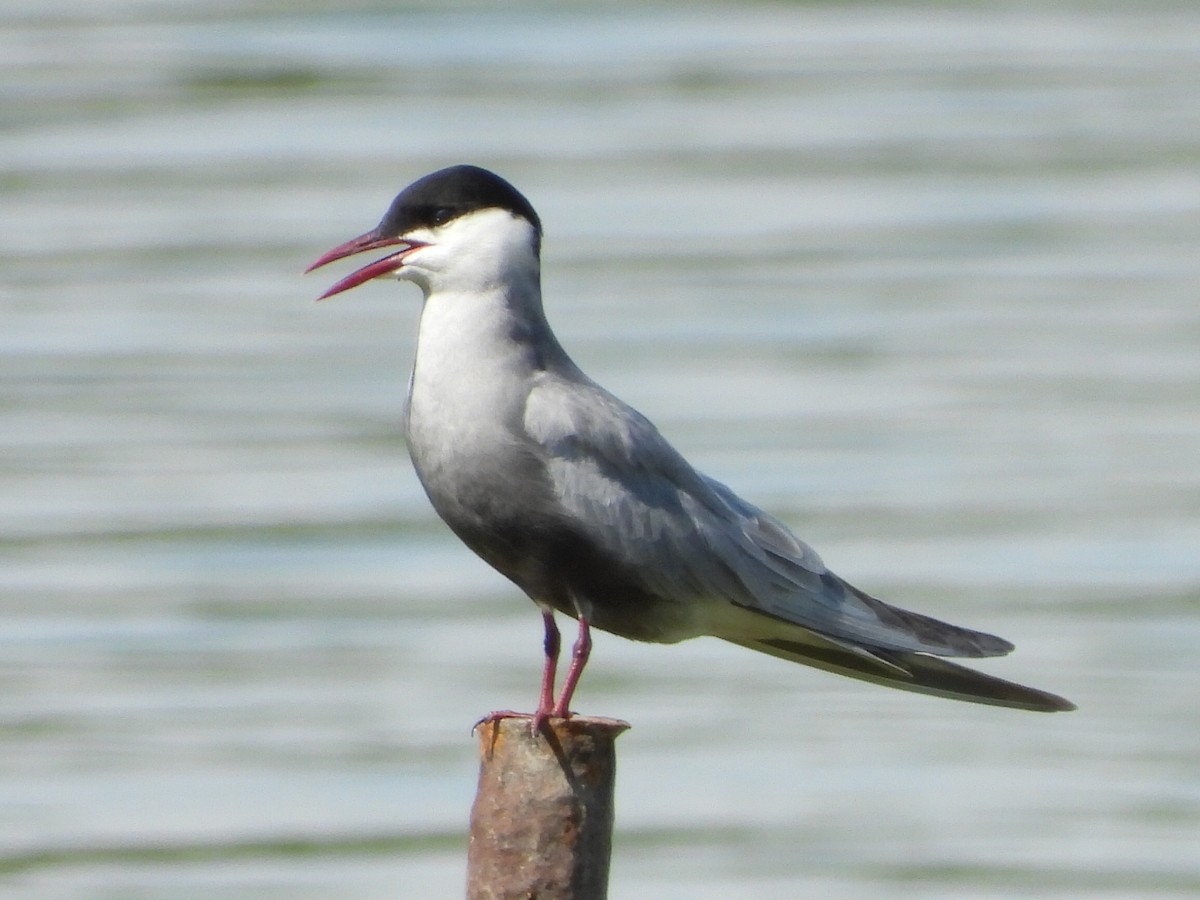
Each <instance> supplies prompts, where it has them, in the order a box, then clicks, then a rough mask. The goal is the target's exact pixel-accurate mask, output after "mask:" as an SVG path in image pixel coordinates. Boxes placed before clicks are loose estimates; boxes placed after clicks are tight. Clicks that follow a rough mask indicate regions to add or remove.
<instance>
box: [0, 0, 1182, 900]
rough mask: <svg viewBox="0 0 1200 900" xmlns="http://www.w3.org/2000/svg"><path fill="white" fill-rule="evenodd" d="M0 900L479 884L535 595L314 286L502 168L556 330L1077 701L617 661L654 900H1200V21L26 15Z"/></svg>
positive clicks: (11, 191) (745, 487)
mask: <svg viewBox="0 0 1200 900" xmlns="http://www.w3.org/2000/svg"><path fill="white" fill-rule="evenodd" d="M0 15H3V17H4V22H5V27H4V28H3V29H2V30H0V72H2V73H3V78H2V79H0V98H2V100H3V102H2V103H0V192H2V202H0V229H2V231H0V233H2V234H3V237H4V240H3V242H2V243H0V309H2V311H3V317H4V318H3V321H4V327H3V329H0V772H2V773H3V777H2V780H0V892H3V893H4V895H5V896H12V897H22V898H37V900H43V898H60V897H61V898H66V897H71V898H76V897H89V898H91V897H96V898H107V897H112V898H122V900H124V898H134V897H136V898H168V897H170V898H176V897H189V898H222V900H226V898H243V897H244V898H250V897H254V898H275V897H278V898H285V897H286V898H318V897H319V898H326V897H332V896H336V897H354V898H375V897H378V898H383V897H420V898H424V897H448V896H458V895H460V894H461V892H462V884H463V866H464V860H465V837H464V833H465V822H466V816H467V810H468V807H469V804H470V800H471V796H472V793H473V789H474V776H475V760H474V745H473V740H472V739H471V738H470V737H469V735H468V729H469V726H470V723H471V722H473V721H474V720H475V718H477V717H478V716H479V715H480V714H481V713H483V712H485V711H486V710H488V709H492V708H497V707H507V706H528V705H530V703H531V702H532V701H533V699H534V693H535V686H536V678H537V668H538V664H539V658H538V654H539V637H540V633H539V623H538V620H537V616H536V614H535V612H534V610H533V608H532V607H531V606H530V605H529V604H528V602H527V601H525V600H523V599H522V598H521V597H519V596H517V595H516V593H515V591H514V590H513V589H512V588H510V587H509V586H508V585H507V583H505V582H504V581H503V580H502V579H500V578H498V577H497V576H495V575H493V574H492V573H491V572H490V571H489V570H487V569H486V567H484V566H483V564H482V563H479V562H477V561H475V560H474V559H473V558H472V557H470V555H469V554H468V553H467V552H466V551H465V550H463V549H462V548H460V547H459V546H458V545H457V544H456V542H455V541H454V540H453V539H452V538H451V537H450V536H449V535H448V533H447V532H446V530H445V529H444V527H443V526H441V525H440V523H439V522H438V521H437V520H436V518H435V517H434V515H433V514H432V512H431V511H430V509H429V507H428V505H427V503H426V501H425V500H424V497H423V496H422V494H421V492H420V489H419V487H418V485H417V484H416V480H415V478H414V476H413V475H412V473H411V471H410V470H409V467H408V463H407V459H406V457H405V453H404V448H403V443H402V440H401V438H400V435H399V414H400V406H401V402H402V395H403V389H404V383H405V379H406V372H407V367H408V364H409V360H410V357H411V352H412V339H413V334H414V327H415V323H416V316H417V312H418V298H417V296H416V293H415V291H414V290H413V289H411V288H409V287H397V286H395V285H389V284H380V285H370V286H367V287H364V288H361V289H359V290H358V291H355V292H354V293H353V294H351V295H348V296H345V297H343V298H339V299H338V300H336V301H332V302H329V303H326V304H321V305H315V304H313V303H312V302H311V298H312V297H314V296H316V295H317V294H319V293H320V291H321V290H322V289H323V288H324V287H325V286H326V285H327V284H328V283H329V281H330V279H331V278H332V277H333V276H332V275H323V274H322V275H318V276H314V277H311V278H307V279H306V278H303V277H302V276H301V274H300V272H301V271H302V269H303V268H304V266H305V265H306V264H307V263H309V262H310V261H311V260H312V259H314V258H315V257H316V256H317V255H318V254H319V253H320V252H322V251H324V250H325V249H327V248H328V247H330V246H332V245H333V244H335V243H339V242H341V241H342V240H344V239H345V238H347V237H349V236H351V235H353V234H357V233H359V232H361V231H362V230H364V229H365V228H367V227H369V226H371V225H373V224H374V222H375V221H376V220H377V219H378V217H379V216H380V215H381V213H382V211H383V210H384V208H385V207H386V205H387V203H388V202H389V201H390V199H391V197H392V195H393V194H394V193H395V192H396V191H398V190H399V189H400V188H401V187H403V185H404V184H406V183H407V182H408V181H410V180H412V179H413V178H415V177H417V176H419V175H421V174H424V173H425V172H427V171H430V170H432V169H434V168H437V167H440V166H442V165H445V164H449V163H452V162H458V161H472V162H477V163H480V164H483V165H487V166H490V167H492V168H495V169H497V170H499V171H500V172H502V173H503V174H504V175H506V176H507V177H509V178H510V179H511V180H513V181H514V182H515V183H516V184H517V185H518V186H520V187H521V188H522V189H523V190H524V191H525V192H526V193H527V194H528V195H529V196H530V198H531V199H532V201H533V202H534V204H535V205H536V206H537V207H538V209H539V211H540V212H541V214H542V217H543V219H544V221H545V222H546V225H547V230H548V236H547V242H546V248H545V267H546V272H545V286H546V290H547V297H548V301H547V302H548V308H549V313H550V316H551V318H552V320H553V321H554V323H555V324H556V327H557V329H558V331H559V333H560V336H561V337H562V339H563V341H564V343H565V344H566V345H567V346H568V347H569V348H570V349H571V351H572V352H573V354H574V355H575V356H576V358H577V360H578V361H579V362H580V363H581V364H582V365H583V366H584V367H585V368H586V369H587V370H588V371H589V372H590V373H591V374H592V375H593V376H594V377H596V378H597V379H598V380H599V381H601V382H602V383H604V384H606V385H608V386H609V387H611V388H613V389H614V390H616V391H617V392H618V393H619V394H621V395H622V396H624V397H625V398H626V399H628V400H630V401H632V402H633V403H635V405H637V406H638V407H639V408H641V409H642V410H643V411H644V412H646V413H647V414H648V415H650V416H651V417H652V418H653V419H655V420H656V421H657V422H658V424H659V425H660V427H661V428H662V430H663V431H664V432H666V434H667V435H668V436H669V437H671V439H672V440H673V441H674V442H675V443H676V444H677V445H678V446H679V447H680V448H681V449H682V450H684V451H685V452H686V453H687V454H688V455H689V457H691V458H692V459H693V460H694V461H695V462H697V463H698V464H700V465H701V466H702V468H704V469H705V470H706V471H708V472H709V473H710V474H713V475H715V476H717V477H719V478H720V479H721V480H723V481H726V482H728V483H730V484H731V485H733V486H735V487H736V488H737V489H738V490H739V492H741V493H742V494H744V495H745V496H747V497H748V498H750V499H752V500H754V501H755V502H757V503H759V504H761V505H763V506H766V507H767V508H769V509H771V510H772V511H774V512H776V513H777V514H779V515H781V516H782V517H783V518H785V519H786V520H787V521H789V522H790V523H792V524H793V525H794V526H795V527H796V528H797V530H798V531H800V532H801V533H802V534H803V535H804V536H805V537H806V538H807V539H809V540H810V541H811V542H812V543H814V544H815V545H816V546H817V547H818V548H819V549H820V550H821V551H822V553H823V555H824V556H825V558H826V560H827V561H828V562H829V563H830V564H831V566H832V567H833V568H835V569H836V570H837V571H839V572H840V573H841V574H843V575H845V576H846V577H848V578H850V579H851V580H852V581H854V582H856V583H858V584H861V585H862V586H863V587H865V588H867V589H869V590H871V591H872V592H873V593H877V594H880V595H881V596H884V597H886V598H888V599H891V600H894V601H895V602H897V603H900V604H902V605H905V606H911V607H916V608H919V609H921V610H923V611H926V612H930V613H933V614H936V615H939V616H942V617H945V618H948V619H951V620H954V621H959V622H963V623H965V624H970V625H975V626H977V627H980V628H985V629H987V630H994V631H996V632H998V633H1000V634H1003V635H1005V636H1006V637H1009V638H1011V639H1013V640H1014V641H1015V642H1016V643H1017V644H1018V646H1019V650H1018V652H1017V654H1016V655H1014V656H1013V657H1012V658H1010V659H1007V660H1004V661H996V662H993V663H989V664H988V666H987V667H988V669H989V671H994V672H996V673H997V674H1002V675H1006V676H1009V677H1012V678H1016V679H1018V680H1024V681H1028V682H1030V683H1033V684H1037V685H1039V686H1043V687H1046V688H1048V689H1051V690H1054V691H1058V692H1061V693H1063V694H1065V695H1067V696H1069V697H1071V698H1072V699H1074V700H1076V701H1077V702H1078V703H1079V704H1080V707H1081V709H1080V711H1079V712H1077V713H1074V714H1071V715H1069V716H1054V717H1048V716H1033V715H1023V714H1019V713H1012V712H1007V711H1002V710H992V709H984V708H975V707H970V706H965V705H961V704H951V703H947V702H942V701H936V700H931V699H928V698H921V697H910V696H908V695H903V694H898V693H896V692H890V691H884V690H881V689H877V688H871V687H869V686H865V685H860V684H854V683H848V682H842V681H839V680H836V679H833V678H830V677H828V676H826V675H823V674H821V673H817V672H812V671H808V670H799V669H796V668H792V667H788V666H787V665H785V664H783V663H780V662H778V661H775V660H771V659H766V658H758V657H756V656H755V655H753V654H749V653H746V652H745V651H741V650H738V649H736V648H733V647H726V646H724V645H720V644H718V643H717V642H711V641H709V642H705V641H698V642H692V643H690V644H686V645H683V646H679V647H670V648H666V647H645V646H639V645H632V644H628V643H625V642H622V641H620V640H617V639H615V638H609V637H607V636H601V638H600V639H599V640H598V642H597V649H596V652H595V655H594V659H593V664H592V666H591V667H590V669H589V673H588V677H587V678H586V679H585V681H584V684H583V687H582V690H581V694H580V695H579V698H578V707H579V708H580V709H581V710H583V711H586V712H594V713H600V714H608V715H616V716H621V717H623V718H626V719H629V720H630V721H632V722H633V724H634V730H633V731H632V732H630V733H629V734H628V735H626V736H625V737H623V738H622V739H621V750H622V756H621V775H620V782H619V785H618V833H617V845H616V856H615V859H614V865H613V876H612V896H613V897H614V898H642V897H655V898H683V897H687V898H689V900H690V898H707V897H712V898H726V897H756V898H758V897H764V898H767V897H769V898H775V897H779V898H784V897H795V896H822V897H835V896H844V897H855V898H861V897H876V896H877V897H892V896H897V895H906V896H907V895H913V896H921V897H956V898H957V897H1009V896H1051V895H1053V896H1070V897H1083V896H1120V897H1140V896H1147V897H1149V896H1187V895H1191V894H1196V893H1200V861H1198V860H1200V858H1198V857H1197V854H1196V850H1195V848H1196V846H1197V841H1198V839H1200V765H1198V763H1200V749H1198V748H1200V706H1198V705H1197V702H1196V696H1197V690H1198V689H1200V678H1198V676H1197V674H1196V667H1195V661H1194V657H1195V648H1196V646H1197V644H1198V642H1200V610H1198V607H1197V595H1198V590H1197V587H1198V585H1200V552H1198V550H1200V517H1198V515H1197V513H1198V512H1200V466H1198V465H1197V461H1198V460H1200V304H1198V303H1197V299H1198V290H1197V286H1198V285H1200V254H1197V253H1196V247H1197V245H1198V244H1200V149H1198V145H1197V143H1196V135H1197V134H1200V99H1198V97H1200V95H1198V94H1197V91H1196V85H1197V84H1198V83H1200V9H1198V8H1196V7H1195V6H1194V4H1188V3H1154V4H1149V5H1136V6H1134V7H1131V8H1125V7H1122V6H1116V5H1108V4H1085V3H1077V4H1074V5H1070V6H1067V7H1061V8H1056V9H1055V10H1053V11H1045V10H1042V9H1039V8H1037V7H1036V6H1031V7H1028V8H1007V7H1005V6H1003V5H1001V6H995V7H993V6H989V5H985V6H973V5H967V4H963V5H959V6H954V5H946V4H938V5H929V6H925V7H913V6H907V5H906V6H899V5H891V4H886V3H884V4H870V5H864V6H850V7H847V6H842V5H835V6H829V7H824V6H810V5H795V6H783V5H778V6H777V5H742V4H736V5H735V4H710V5H677V6H676V5H662V4H652V5H645V4H637V5H630V6H624V5H619V4H609V5H599V6H598V5H595V4H555V5H546V6H537V5H527V4H505V5H503V6H498V5H495V4H485V5H480V6H478V7H472V6H456V7H454V8H453V9H449V8H447V7H443V6H439V5H415V6H413V7H411V8H407V9H405V8H395V7H393V6H392V5H389V4H378V5H372V4H337V5H332V4H331V5H323V4H315V3H307V4H305V3H300V4H288V5H287V9H286V10H285V9H284V8H283V7H281V6H280V5H278V4H271V3H256V2H250V3H243V4H239V5H237V6H236V7H232V6H228V5H224V4H219V3H215V2H211V0H209V2H193V3H187V2H182V3H181V2H171V3H167V2H149V0H148V2H141V3H138V2H125V3H122V2H115V0H112V2H95V3H91V4H88V5H86V6H85V5H81V4H76V3H67V2H51V3H43V4H39V5H38V6H37V8H36V9H31V8H30V7H29V5H28V4H21V3H13V2H7V3H3V4H0Z"/></svg>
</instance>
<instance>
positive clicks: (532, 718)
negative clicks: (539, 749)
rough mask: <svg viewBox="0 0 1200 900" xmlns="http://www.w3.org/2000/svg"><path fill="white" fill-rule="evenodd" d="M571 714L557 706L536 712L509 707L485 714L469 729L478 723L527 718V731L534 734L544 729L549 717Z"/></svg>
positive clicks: (486, 723)
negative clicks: (517, 710)
mask: <svg viewBox="0 0 1200 900" xmlns="http://www.w3.org/2000/svg"><path fill="white" fill-rule="evenodd" d="M571 715H572V713H571V712H570V711H569V710H567V711H565V712H564V711H560V710H558V709H557V708H556V709H539V710H538V711H537V712H532V713H527V712H516V711H515V710H511V709H498V710H496V711H494V712H490V713H488V714H487V715H486V716H484V717H483V718H482V719H480V720H479V721H478V722H476V723H475V724H474V725H472V726H471V731H472V732H474V731H475V729H476V728H478V727H479V726H480V725H488V724H490V723H492V722H499V721H500V720H501V719H528V720H529V732H530V733H531V734H535V735H536V734H537V733H538V732H540V731H542V730H543V729H544V727H545V725H546V723H547V722H548V721H549V720H550V719H569V718H571Z"/></svg>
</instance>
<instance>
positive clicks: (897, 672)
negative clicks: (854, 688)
mask: <svg viewBox="0 0 1200 900" xmlns="http://www.w3.org/2000/svg"><path fill="white" fill-rule="evenodd" d="M770 631H771V633H769V634H764V635H762V636H761V637H758V636H754V637H751V636H745V637H743V636H738V637H736V638H735V637H725V636H723V635H722V637H724V639H725V640H728V641H732V642H733V643H735V644H740V645H741V646H743V647H749V648H750V649H751V650H758V651H760V652H762V653H769V654H770V655H771V656H778V657H779V658H780V659H787V660H791V661H792V662H798V663H803V664H804V665H807V666H814V667H815V668H818V669H824V670H825V671H827V672H835V673H837V674H838V675H846V676H848V677H850V678H858V679H861V680H862V681H870V682H873V683H874V684H881V685H884V686H885V687H893V688H899V689H900V690H902V691H914V692H916V693H918V694H932V695H933V696H936V697H949V698H950V699H952V700H965V701H967V702H968V703H985V704H988V705H990V706H1007V707H1010V708H1012V709H1028V710H1033V711H1035V712H1065V711H1067V710H1072V709H1075V704H1074V703H1072V702H1071V701H1070V700H1066V699H1064V698H1063V697H1059V696H1057V695H1055V694H1051V693H1048V692H1046V691H1039V690H1038V689H1036V688H1031V687H1026V686H1025V685H1023V684H1017V683H1015V682H1012V681H1005V680H1004V679H1002V678H996V677H994V676H992V675H985V674H983V673H982V672H976V671H975V670H974V669H968V668H967V667H966V666H960V665H957V664H955V663H952V662H947V661H946V660H944V659H940V658H938V657H935V656H926V655H925V654H923V653H912V652H908V651H898V650H880V649H867V648H864V647H859V646H855V645H853V644H849V643H843V642H841V641H837V640H834V639H832V638H828V637H825V636H823V635H820V634H817V633H816V632H813V631H809V630H808V629H807V628H802V627H799V626H792V627H789V628H787V629H786V631H785V630H784V629H783V628H778V627H777V628H772V629H770Z"/></svg>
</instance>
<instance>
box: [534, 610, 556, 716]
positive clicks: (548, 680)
mask: <svg viewBox="0 0 1200 900" xmlns="http://www.w3.org/2000/svg"><path fill="white" fill-rule="evenodd" d="M542 622H543V623H544V624H545V626H546V640H545V643H544V645H543V646H544V647H545V650H546V665H545V668H543V669H542V693H541V696H540V697H539V698H538V707H537V712H535V713H534V714H533V722H532V723H531V724H532V727H533V730H534V731H537V730H539V729H540V728H541V727H542V723H543V722H545V721H546V719H548V718H550V715H551V714H552V713H553V711H554V674H555V672H556V671H557V670H558V650H559V647H561V646H562V635H561V634H559V631H558V625H557V623H555V621H554V613H552V612H549V611H547V612H543V613H542Z"/></svg>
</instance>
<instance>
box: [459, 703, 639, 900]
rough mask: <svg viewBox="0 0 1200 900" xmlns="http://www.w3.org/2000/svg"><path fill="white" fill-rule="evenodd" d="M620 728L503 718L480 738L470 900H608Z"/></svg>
mask: <svg viewBox="0 0 1200 900" xmlns="http://www.w3.org/2000/svg"><path fill="white" fill-rule="evenodd" d="M627 728H629V723H628V722H622V721H620V720H618V719H599V718H584V717H578V716H576V717H572V718H570V719H550V720H549V721H547V722H546V724H545V725H544V726H543V728H542V730H541V731H540V732H538V733H537V734H534V733H532V732H531V730H530V727H529V719H520V718H509V719H493V720H491V721H488V722H483V723H481V724H480V725H479V727H478V728H477V729H476V733H477V734H478V736H479V757H480V764H479V789H478V791H477V792H476V795H475V805H474V806H473V807H472V808H471V843H470V847H469V848H468V851H467V900H528V898H536V900H604V898H605V897H606V896H607V893H608V861H609V856H610V853H611V850H612V828H613V785H614V784H615V782H616V763H617V757H616V750H615V748H614V742H615V741H616V739H617V735H619V734H620V733H621V732H623V731H625V730H626V729H627Z"/></svg>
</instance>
